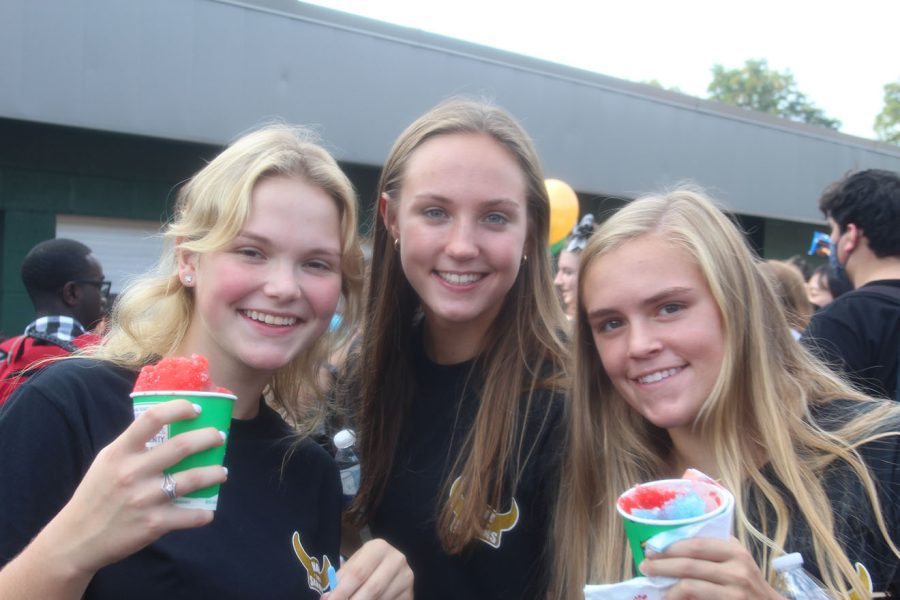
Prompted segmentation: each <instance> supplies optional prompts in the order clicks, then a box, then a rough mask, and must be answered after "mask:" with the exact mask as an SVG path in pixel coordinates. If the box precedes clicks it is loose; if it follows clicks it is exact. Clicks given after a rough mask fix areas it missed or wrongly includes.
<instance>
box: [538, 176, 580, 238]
mask: <svg viewBox="0 0 900 600" xmlns="http://www.w3.org/2000/svg"><path fill="white" fill-rule="evenodd" d="M544 185H545V186H546V187H547V194H548V195H549V196H550V239H549V242H550V245H551V246H552V245H554V244H557V243H559V242H561V241H563V240H564V239H566V236H567V235H569V234H570V233H571V232H572V228H573V227H575V223H577V222H578V196H577V195H576V194H575V190H573V189H572V188H571V187H569V184H567V183H566V182H564V181H560V180H559V179H545V180H544Z"/></svg>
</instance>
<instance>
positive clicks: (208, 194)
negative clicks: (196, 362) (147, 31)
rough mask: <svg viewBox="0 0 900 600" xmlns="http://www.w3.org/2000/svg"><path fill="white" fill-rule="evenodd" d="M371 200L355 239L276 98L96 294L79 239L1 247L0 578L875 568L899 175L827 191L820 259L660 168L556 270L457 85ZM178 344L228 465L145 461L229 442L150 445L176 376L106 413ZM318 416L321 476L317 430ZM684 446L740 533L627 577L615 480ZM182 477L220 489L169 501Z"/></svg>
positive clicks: (486, 116)
mask: <svg viewBox="0 0 900 600" xmlns="http://www.w3.org/2000/svg"><path fill="white" fill-rule="evenodd" d="M372 200H373V202H374V212H375V214H376V219H375V223H374V228H373V232H372V236H371V244H372V246H371V247H372V254H371V260H369V261H364V260H363V253H362V251H361V248H360V240H359V239H358V236H357V217H356V211H357V198H356V196H355V192H354V190H353V187H352V185H351V184H350V182H349V180H348V179H347V177H346V176H345V175H344V174H343V173H342V172H341V170H340V168H339V166H338V164H337V163H336V161H335V160H334V159H333V158H332V157H331V156H330V155H329V154H328V153H327V152H326V151H325V150H323V149H322V147H321V146H320V145H318V144H317V143H316V142H315V141H314V139H313V138H312V136H311V134H310V133H309V132H308V131H306V130H305V129H303V128H299V127H293V126H287V125H270V126H266V127H263V128H260V129H258V130H256V131H253V132H250V133H248V134H246V135H244V136H242V137H241V138H239V139H238V140H237V141H235V142H234V143H233V144H232V145H230V146H229V147H228V148H226V149H225V150H224V151H223V152H222V153H221V154H220V155H219V156H218V157H216V158H215V159H214V160H213V161H211V162H210V163H209V164H208V165H207V166H206V167H204V168H203V169H202V170H201V171H200V172H198V173H197V174H196V175H195V176H194V177H193V178H192V179H191V180H190V181H189V182H188V183H186V184H185V185H184V186H183V188H182V189H181V191H180V193H179V197H178V201H177V206H176V211H175V216H174V218H173V219H172V221H171V222H170V223H168V225H167V227H166V230H165V237H166V240H167V245H166V251H165V253H164V254H163V256H161V257H160V259H159V263H158V265H157V267H156V268H155V270H154V271H152V272H151V273H148V274H146V275H144V276H143V277H141V278H139V279H137V280H136V281H134V282H132V283H131V284H129V285H128V286H127V288H126V289H125V290H124V292H123V293H122V294H121V295H120V296H119V297H118V299H117V301H116V304H115V307H114V309H113V310H112V311H108V310H107V309H108V307H107V306H106V305H105V303H106V299H105V298H106V296H107V295H108V292H109V285H108V282H107V281H106V280H105V278H104V276H103V271H102V267H101V265H100V264H99V262H98V261H97V260H96V258H95V257H94V256H93V255H92V254H91V252H90V249H89V248H87V247H86V246H83V245H82V244H79V243H77V242H73V241H71V240H54V241H51V242H44V243H42V244H39V245H38V246H37V247H36V248H35V249H34V250H33V251H32V252H31V253H29V255H28V257H26V259H25V261H24V262H23V267H22V272H23V281H24V283H25V285H26V289H27V290H28V293H29V295H30V297H31V299H32V301H33V304H34V307H35V319H36V320H35V321H34V322H33V323H32V324H30V325H29V326H28V329H27V330H26V331H25V333H24V334H23V335H22V336H18V337H16V338H13V339H11V340H9V341H7V342H6V343H5V344H4V346H3V347H2V350H0V358H2V360H3V361H4V367H6V371H0V373H4V377H3V380H2V381H3V382H5V383H3V385H5V386H6V387H5V388H0V392H3V391H5V394H3V395H0V402H2V401H3V400H4V399H6V398H7V397H8V400H6V402H5V404H4V405H3V406H2V408H0V481H3V482H6V483H5V484H4V485H2V486H0V507H2V509H3V510H0V565H3V566H2V568H0V597H3V598H6V597H10V598H18V597H22V598H48V599H56V598H59V599H63V598H88V599H106V598H123V597H127V598H158V597H171V598H181V597H195V598H202V597H210V596H215V597H220V598H265V599H267V598H273V599H275V598H298V597H299V598H305V597H308V598H318V597H320V596H323V595H324V597H327V598H330V599H331V600H342V599H344V598H355V599H357V600H360V599H369V598H412V597H419V598H426V599H441V598H454V599H458V598H466V599H473V598H485V599H502V598H509V599H521V598H554V599H556V598H558V599H569V598H571V599H577V598H583V588H584V586H585V585H586V584H593V583H614V582H619V581H623V580H626V579H629V578H631V577H634V576H636V575H643V576H649V577H674V578H677V583H675V584H674V585H673V586H672V587H670V588H669V590H668V591H667V595H666V597H667V598H669V599H671V600H677V599H681V598H762V599H773V598H779V597H782V596H781V595H780V591H779V590H778V589H776V588H777V585H776V577H775V572H774V569H773V566H772V563H773V560H774V559H775V558H777V557H778V556H780V555H783V554H786V553H790V552H800V553H801V554H802V555H803V558H804V560H805V565H806V568H807V569H808V570H809V571H811V572H812V573H813V574H815V575H816V576H818V577H819V578H820V579H821V581H822V585H823V586H824V588H825V591H826V592H827V593H828V594H830V595H831V597H834V598H845V597H850V596H851V594H853V595H854V596H853V597H856V598H866V597H873V595H875V596H878V595H892V596H897V595H900V549H898V544H900V404H898V403H897V402H895V401H894V399H895V396H896V394H897V380H898V377H900V369H898V361H900V356H898V353H900V337H898V336H900V235H898V234H897V231H900V176H898V174H896V173H890V172H886V171H877V170H869V171H862V172H857V173H853V174H850V175H849V176H847V177H845V178H844V179H841V180H840V181H839V182H837V183H836V184H834V186H832V187H830V188H829V189H828V190H826V192H825V193H824V194H823V196H822V199H821V201H820V208H821V210H822V211H823V214H824V215H825V217H826V218H827V220H828V222H829V225H830V227H831V232H830V236H829V237H830V239H831V246H830V264H829V265H828V267H827V268H826V269H825V270H822V271H821V272H820V271H818V270H817V271H816V272H814V273H804V272H803V270H802V269H803V265H802V264H801V265H800V267H799V268H798V267H796V266H794V265H792V263H791V262H789V261H762V260H761V259H760V258H759V257H757V256H755V255H754V254H753V253H752V251H751V250H750V249H749V247H748V245H747V242H746V240H745V238H744V236H743V234H742V233H741V231H739V229H738V228H737V226H736V225H735V224H734V222H733V221H732V220H730V219H729V218H728V217H727V216H726V214H725V213H724V212H723V210H722V209H721V208H720V207H719V206H718V205H717V203H716V202H715V200H713V199H711V198H709V197H707V196H706V195H705V194H704V193H703V192H702V191H701V190H698V189H690V188H679V189H676V190H671V191H666V192H663V193H660V194H656V195H650V196H646V197H642V198H638V199H637V200H634V201H632V202H630V203H629V204H627V205H626V206H625V207H623V208H622V209H620V210H619V211H618V212H616V214H614V215H612V216H611V217H609V218H607V219H605V220H603V221H602V222H595V218H594V216H593V215H590V214H587V215H584V217H583V218H582V220H581V221H580V222H579V223H578V224H577V225H576V226H575V228H574V230H573V231H572V234H571V236H570V237H569V239H568V240H566V242H565V243H564V244H563V246H562V251H561V253H560V255H559V257H557V265H556V272H555V276H554V265H553V263H552V262H551V259H552V257H551V256H550V255H549V253H548V250H547V249H548V246H549V244H548V231H549V221H550V201H549V198H548V195H547V190H546V187H545V185H544V176H543V173H542V170H541V166H540V162H539V159H538V155H537V152H536V151H535V148H534V146H533V144H532V142H531V141H530V139H529V136H528V134H527V133H526V132H525V130H524V129H523V128H522V127H521V125H520V124H519V123H517V122H516V121H515V119H513V118H512V117H511V116H510V115H509V114H508V113H507V112H506V111H504V110H503V109H501V108H499V107H496V106H494V105H492V104H489V103H485V102H479V101H472V100H467V99H452V100H449V101H446V102H443V103H441V104H440V105H438V106H437V107H435V108H433V109H432V110H430V111H428V112H427V113H426V114H424V115H422V116H421V117H419V118H418V119H416V120H415V121H414V122H413V123H412V124H410V125H409V127H407V128H406V129H405V130H404V131H403V132H402V133H401V134H400V136H399V137H398V139H397V140H396V142H395V143H394V145H393V147H392V149H391V151H390V153H389V155H388V157H387V160H386V161H385V164H384V167H383V171H382V174H381V179H380V181H379V184H378V190H377V194H376V197H375V198H374V199H372ZM62 257H64V258H62ZM801 262H802V261H801ZM366 263H368V266H366ZM48 273H52V274H53V276H52V277H50V276H48ZM842 281H848V282H849V286H852V287H853V288H855V289H852V290H850V291H845V290H842V289H840V286H841V283H840V282H842ZM339 305H340V319H339V320H335V319H334V318H333V316H334V313H335V310H336V309H337V307H338V306H339ZM104 313H108V316H107V317H106V319H104V320H105V324H104V330H105V331H104V333H103V335H102V336H101V335H93V334H91V333H89V332H90V330H91V329H93V328H95V327H96V324H97V323H98V322H99V321H100V320H101V319H102V317H103V315H104ZM336 348H341V349H342V350H341V352H339V353H338V354H336V353H335V349H336ZM193 354H200V355H203V356H206V357H207V358H208V359H209V369H210V376H211V378H212V379H213V380H214V381H215V382H216V383H217V384H218V385H221V386H224V387H227V388H228V389H230V390H232V391H233V392H234V395H235V396H236V397H237V399H236V401H235V405H234V416H233V421H232V425H231V429H230V431H229V433H228V436H227V437H228V449H227V453H226V455H225V462H224V465H223V466H209V467H197V468H193V469H189V470H186V471H181V472H178V473H175V474H174V475H171V476H170V475H164V474H163V473H164V471H165V472H166V473H168V471H167V469H169V467H171V466H172V465H174V464H175V463H177V462H179V461H180V460H181V459H182V458H184V457H186V456H189V455H191V454H194V453H196V452H198V451H201V450H204V449H208V448H214V447H218V446H221V445H222V444H224V443H225V436H224V434H222V432H219V431H216V430H215V429H212V428H206V429H198V430H196V431H191V432H187V433H183V434H180V435H178V436H175V437H172V438H170V439H168V440H167V441H164V442H162V443H161V444H159V445H158V446H156V447H154V448H152V450H148V449H147V443H148V441H149V440H151V438H153V437H154V436H155V435H156V434H157V432H159V430H160V428H161V427H163V426H164V425H166V424H169V423H172V422H175V421H181V420H187V419H192V418H194V417H196V415H197V414H198V412H197V411H198V406H197V405H193V404H191V403H190V402H187V401H185V400H174V401H171V402H167V403H162V404H159V405H157V406H155V407H153V408H150V409H149V410H146V411H144V412H142V413H141V414H140V415H139V416H137V417H135V416H134V412H133V408H132V402H131V398H130V397H129V393H130V391H131V389H132V387H133V385H134V383H135V379H136V377H137V373H138V371H139V370H140V368H141V367H142V366H145V365H148V364H151V363H154V362H157V361H159V360H160V359H162V358H165V357H175V356H191V355H193ZM337 355H339V356H340V364H338V365H335V364H333V363H335V362H336V360H335V356H337ZM14 361H18V362H15V363H14ZM326 365H327V366H328V373H329V376H328V377H322V373H323V370H324V369H325V368H326ZM344 427H347V428H351V429H353V430H354V431H355V432H356V441H357V452H358V454H359V457H360V466H361V480H360V482H359V488H358V491H356V493H355V496H354V497H353V498H352V501H350V503H349V504H345V502H344V501H343V499H342V486H341V480H340V478H339V474H338V470H337V467H336V465H335V461H334V458H333V457H332V456H331V455H329V450H333V448H330V447H329V445H328V444H327V443H317V441H320V440H321V439H322V436H321V433H322V432H323V431H325V432H330V431H331V430H333V429H338V428H344ZM326 439H327V438H326ZM688 468H692V469H697V470H699V471H702V472H703V473H705V474H706V475H707V476H708V477H711V478H712V479H714V480H715V481H716V482H718V484H720V485H722V486H723V487H725V488H726V489H727V490H729V491H730V492H731V493H732V494H733V496H734V522H733V531H734V536H733V537H732V538H730V539H712V538H706V537H693V538H690V539H685V540H682V541H679V542H676V543H674V544H673V545H671V546H670V547H669V548H667V549H666V550H665V551H663V552H661V553H655V554H654V553H650V554H648V557H647V559H646V560H644V562H642V563H641V565H640V569H639V571H635V569H634V566H633V565H632V562H631V554H630V553H629V548H628V541H627V539H626V537H625V532H624V530H623V527H622V522H621V516H619V514H618V513H617V509H616V499H617V497H618V495H619V494H620V493H622V492H623V491H625V490H626V489H628V488H629V487H631V486H632V485H633V484H635V483H639V482H645V481H652V480H658V479H671V478H677V477H679V476H680V474H681V473H683V472H684V471H685V470H686V469H688ZM211 484H221V493H220V497H219V505H218V508H217V509H216V510H215V511H209V510H202V509H185V508H182V507H179V506H177V505H176V504H174V503H173V502H172V498H173V497H175V496H176V494H177V495H182V494H186V493H190V492H191V491H193V490H197V489H200V488H203V487H205V486H208V485H211ZM325 565H334V567H335V570H336V573H335V576H334V577H332V576H331V575H330V574H328V573H326V571H327V570H328V569H327V568H326V567H325Z"/></svg>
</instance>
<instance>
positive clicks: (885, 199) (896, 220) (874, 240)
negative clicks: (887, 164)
mask: <svg viewBox="0 0 900 600" xmlns="http://www.w3.org/2000/svg"><path fill="white" fill-rule="evenodd" d="M819 208H820V209H821V210H822V212H823V213H824V214H825V216H826V217H830V218H832V219H834V220H835V222H837V224H838V228H839V229H840V231H841V232H842V233H843V232H844V231H845V230H846V228H847V225H849V224H850V223H852V224H854V225H856V226H857V227H859V228H860V229H862V231H863V233H864V234H865V236H866V238H867V239H868V241H869V248H871V249H872V252H874V253H875V256H878V257H880V258H882V257H885V256H900V235H897V231H898V230H900V176H898V175H897V173H894V172H892V171H884V170H881V169H868V170H866V171H858V172H856V173H852V174H851V175H848V176H847V177H845V178H844V179H841V180H840V181H838V182H835V183H834V184H832V185H831V186H829V187H828V188H827V189H826V190H825V192H824V193H823V194H822V197H821V198H820V199H819Z"/></svg>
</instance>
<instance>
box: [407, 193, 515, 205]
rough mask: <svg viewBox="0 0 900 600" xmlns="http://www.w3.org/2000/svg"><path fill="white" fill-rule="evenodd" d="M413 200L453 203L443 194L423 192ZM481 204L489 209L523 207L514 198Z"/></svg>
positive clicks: (494, 199)
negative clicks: (495, 207)
mask: <svg viewBox="0 0 900 600" xmlns="http://www.w3.org/2000/svg"><path fill="white" fill-rule="evenodd" d="M413 200H430V201H432V202H439V203H441V204H450V203H452V202H453V201H452V200H451V199H450V198H447V197H446V196H442V195H441V194H432V193H429V192H423V193H421V194H416V195H415V196H413ZM480 204H484V205H487V206H489V207H494V206H504V205H506V206H512V207H514V208H518V207H520V206H522V204H521V203H519V202H516V201H515V200H513V199H512V198H492V199H491V200H485V201H484V202H481V203H480Z"/></svg>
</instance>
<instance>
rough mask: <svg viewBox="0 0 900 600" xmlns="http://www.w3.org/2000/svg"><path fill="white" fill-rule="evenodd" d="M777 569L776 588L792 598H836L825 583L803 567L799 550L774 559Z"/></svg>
mask: <svg viewBox="0 0 900 600" xmlns="http://www.w3.org/2000/svg"><path fill="white" fill-rule="evenodd" d="M772 568H774V569H775V573H776V576H775V589H776V590H778V592H779V593H780V594H781V595H782V596H785V597H787V598H791V599H792V600H834V598H833V597H832V596H831V594H829V593H828V592H827V591H826V588H825V584H823V583H822V582H821V581H819V580H818V579H816V578H815V577H813V576H812V575H811V574H810V573H809V572H808V571H807V570H806V569H804V568H803V557H802V556H801V555H800V553H799V552H792V553H791V554H785V555H784V556H779V557H778V558H776V559H774V560H773V561H772Z"/></svg>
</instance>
